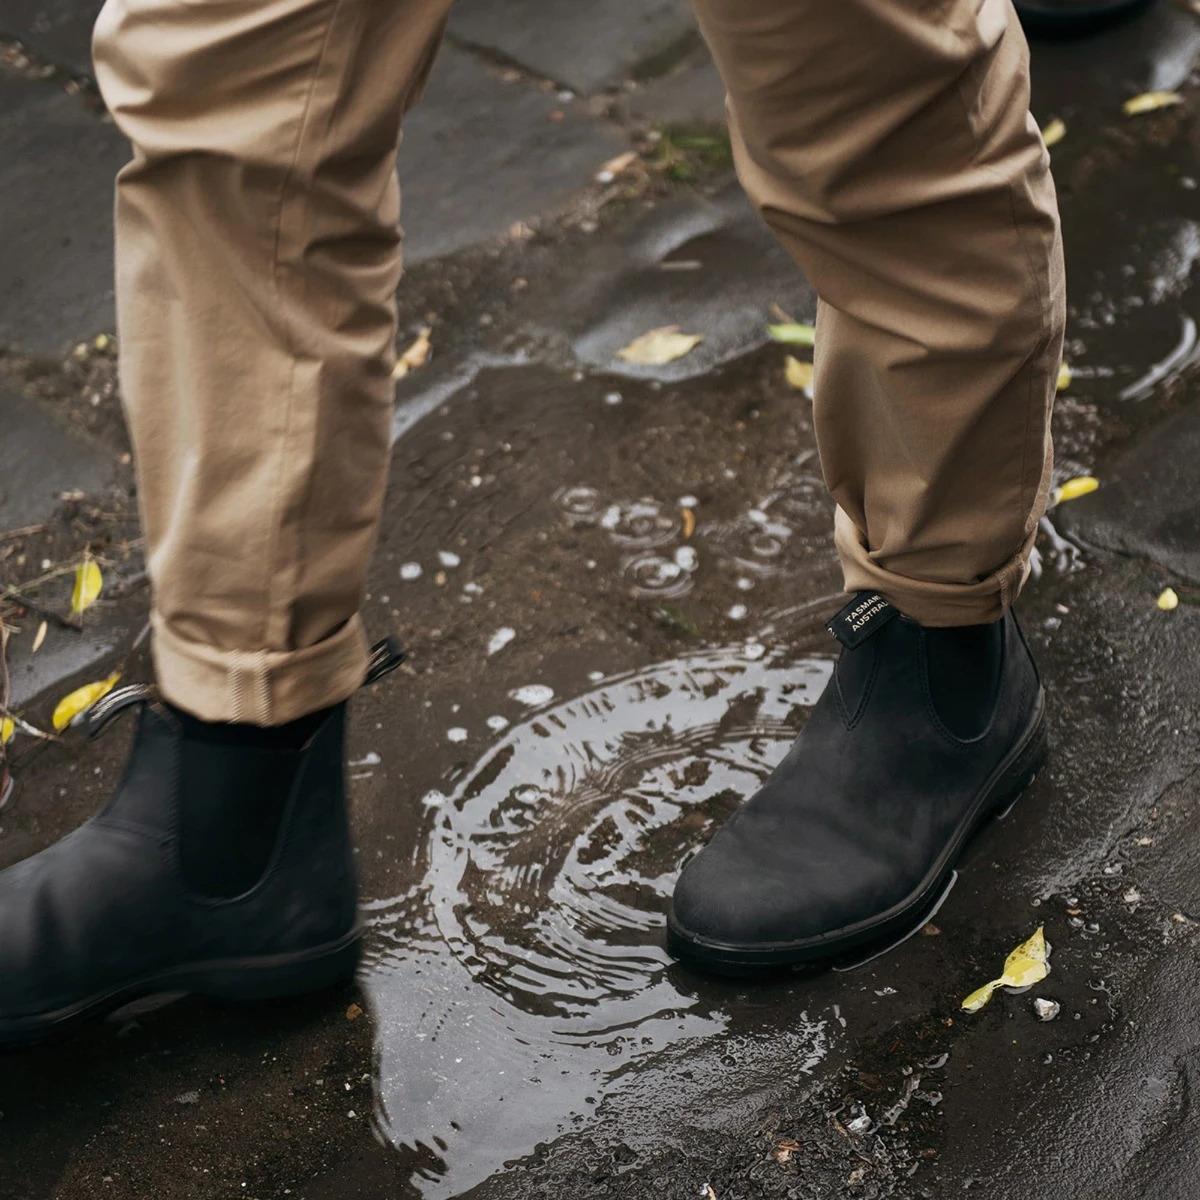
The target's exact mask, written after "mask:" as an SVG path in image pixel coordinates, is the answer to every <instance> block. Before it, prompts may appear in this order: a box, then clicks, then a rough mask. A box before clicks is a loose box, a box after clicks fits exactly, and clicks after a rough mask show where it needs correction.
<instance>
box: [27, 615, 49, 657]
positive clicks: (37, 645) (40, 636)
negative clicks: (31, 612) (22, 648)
mask: <svg viewBox="0 0 1200 1200" xmlns="http://www.w3.org/2000/svg"><path fill="white" fill-rule="evenodd" d="M46 628H47V622H45V621H43V622H42V623H41V624H40V625H39V626H38V631H37V633H35V634H34V635H33V649H32V650H30V652H29V653H30V654H36V653H37V652H38V651H39V650H40V649H41V648H42V643H43V642H44V641H45V640H46Z"/></svg>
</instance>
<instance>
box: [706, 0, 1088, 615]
mask: <svg viewBox="0 0 1200 1200" xmlns="http://www.w3.org/2000/svg"><path fill="white" fill-rule="evenodd" d="M695 5H696V9H697V13H698V16H699V18H700V23H701V27H702V29H703V31H704V34H705V37H706V39H707V40H708V42H709V45H710V47H711V49H712V51H713V55H714V57H715V59H716V62H717V65H718V67H719V68H720V71H721V74H722V76H723V77H724V80H725V83H726V87H727V89H728V109H729V117H730V130H731V136H732V140H733V148H734V155H735V161H736V163H737V168H738V173H739V176H740V178H741V181H742V183H743V185H744V187H745V189H746V191H747V193H748V194H749V196H750V198H751V199H752V200H753V202H754V203H755V204H756V205H757V206H758V207H759V209H760V210H761V211H762V213H763V215H764V217H765V218H766V220H767V221H768V222H769V224H770V225H771V226H772V228H773V229H774V230H775V232H776V233H777V234H778V236H779V237H780V239H781V240H782V242H783V243H784V244H785V246H786V247H787V248H788V249H789V251H791V253H792V254H793V256H794V257H795V258H796V260H797V261H798V262H799V263H800V264H801V266H802V267H803V268H804V270H805V272H806V273H807V274H808V276H809V278H810V279H811V281H812V283H813V285H814V286H815V288H816V289H817V292H818V294H819V295H820V298H821V299H820V303H819V309H818V319H817V328H818V336H817V353H816V373H815V383H814V395H815V402H814V423H815V427H816V433H817V440H818V445H819V449H820V454H821V462H822V468H823V470H824V473H825V478H826V482H827V483H828V485H829V488H830V490H831V492H832V494H833V497H834V499H835V500H836V501H837V506H838V508H837V516H836V526H835V536H836V542H837V547H838V551H839V554H840V556H841V559H842V563H843V568H844V574H845V583H846V589H847V590H848V591H856V590H859V589H864V588H867V589H874V590H878V591H880V592H883V593H884V594H885V595H887V596H888V597H889V598H890V599H891V600H892V601H893V602H894V603H895V604H896V606H897V607H899V608H900V609H901V610H902V611H904V612H906V613H907V614H908V615H910V616H912V617H914V618H915V619H916V620H918V621H920V622H922V623H924V624H928V625H967V624H975V623H980V622H985V621H991V620H994V619H995V618H996V617H998V616H999V615H1000V614H1001V612H1002V611H1003V610H1004V608H1005V607H1007V605H1008V604H1009V603H1010V602H1011V601H1012V599H1013V598H1014V596H1015V595H1016V593H1017V591H1018V590H1019V588H1020V586H1021V584H1022V583H1023V581H1024V578H1025V575H1026V574H1027V570H1028V559H1029V553H1030V551H1031V549H1032V546H1033V540H1034V537H1035V534H1036V530H1037V522H1038V519H1039V517H1040V516H1041V514H1042V512H1043V511H1044V508H1045V504H1046V497H1047V492H1048V489H1049V483H1050V470H1051V447H1050V436H1049V426H1050V409H1051V404H1052V401H1053V396H1054V385H1055V378H1056V374H1057V369H1058V363H1059V357H1060V354H1061V346H1062V331H1063V323H1064V292H1063V270H1062V247H1061V239H1060V235H1059V226H1058V215H1057V207H1056V202H1055V196H1054V186H1053V183H1052V181H1051V178H1050V172H1049V159H1048V156H1047V154H1046V150H1045V147H1044V145H1043V143H1042V140H1041V136H1040V134H1039V133H1038V130H1037V127H1036V125H1035V124H1034V122H1033V119H1032V117H1031V116H1030V114H1029V111H1028V108H1029V80H1028V50H1027V47H1026V44H1025V40H1024V36H1023V34H1022V32H1021V29H1020V26H1019V25H1018V23H1017V20H1016V16H1015V13H1014V11H1013V9H1012V6H1011V4H1010V3H1009V2H1008V0H843V2H841V3H828V2H826V0H695Z"/></svg>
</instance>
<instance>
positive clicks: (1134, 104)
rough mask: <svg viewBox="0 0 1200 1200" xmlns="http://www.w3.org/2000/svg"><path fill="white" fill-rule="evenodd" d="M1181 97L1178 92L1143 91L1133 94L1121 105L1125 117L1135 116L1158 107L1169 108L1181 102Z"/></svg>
mask: <svg viewBox="0 0 1200 1200" xmlns="http://www.w3.org/2000/svg"><path fill="white" fill-rule="evenodd" d="M1182 103H1183V97H1182V96H1181V95H1180V94H1179V93H1178V92H1143V93H1142V94H1141V95H1140V96H1134V97H1133V98H1132V99H1129V100H1126V101H1125V103H1124V104H1122V105H1121V107H1122V109H1124V111H1125V115H1126V116H1127V117H1136V116H1138V114H1139V113H1148V112H1155V111H1156V110H1157V109H1160V108H1170V107H1171V106H1172V105H1175V104H1182Z"/></svg>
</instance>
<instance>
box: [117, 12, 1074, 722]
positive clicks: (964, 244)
mask: <svg viewBox="0 0 1200 1200" xmlns="http://www.w3.org/2000/svg"><path fill="white" fill-rule="evenodd" d="M449 3H450V0H253V2H251V0H188V2H183V0H108V4H107V6H106V7H105V9H104V12H103V13H102V15H101V17H100V20H99V23H98V25H97V27H96V38H95V58H96V68H97V74H98V77H99V81H100V85H101V88H102V91H103V94H104V98H105V100H106V101H107V103H108V106H109V108H110V109H111V110H112V113H113V116H114V118H115V119H116V121H117V123H118V125H119V126H120V127H121V129H122V130H123V131H124V132H125V133H126V134H127V135H128V137H129V138H130V140H131V141H132V142H133V145H134V155H135V156H134V159H133V161H132V162H131V163H130V164H129V165H128V166H127V167H126V168H125V169H124V170H123V171H122V172H121V175H120V178H119V182H118V187H117V296H118V321H119V326H118V327H119V333H120V338H121V370H122V384H123V391H124V396H125V403H126V406H127V411H128V416H129V423H130V427H131V430H132V434H133V441H134V447H135V452H136V458H137V464H138V470H139V474H140V494H141V503H142V508H143V520H144V525H145V532H146V538H147V543H148V548H149V569H150V577H151V580H152V583H153V587H154V615H153V623H154V650H155V658H156V666H157V671H158V677H159V683H160V686H161V688H162V690H163V692H164V693H165V695H166V696H167V697H168V698H169V699H171V700H172V701H174V702H175V703H177V704H179V705H180V706H182V707H184V708H186V709H189V710H191V711H192V712H194V713H196V714H197V715H198V716H200V717H203V718H207V719H210V720H238V721H251V722H257V723H260V724H276V723H281V722H284V721H287V720H290V719H292V718H294V717H296V716H299V715H301V714H303V713H305V712H308V711H311V710H314V709H316V708H319V707H322V706H324V705H327V704H331V703H333V702H335V701H337V700H340V699H343V698H344V697H346V696H347V695H349V694H350V692H352V691H353V690H354V689H355V688H356V687H357V686H358V684H359V682H360V681H361V679H362V677H363V672H364V669H365V664H366V657H367V652H366V642H365V638H364V635H363V630H362V626H361V623H360V620H359V617H358V615H357V614H358V609H359V606H360V603H361V600H362V596H363V591H364V587H365V581H366V575H367V565H368V559H369V556H370V553H371V548H372V544H373V541H374V537H375V531H376V526H377V524H378V519H379V512H380V507H381V501H382V493H383V487H384V480H385V476H386V472H387V463H388V455H389V434H390V429H391V415H392V401H393V391H392V386H391V384H390V381H389V374H390V368H391V365H392V359H393V353H394V351H393V339H394V334H395V330H394V320H395V318H394V302H393V295H394V292H395V289H396V286H397V283H398V281H399V277H400V241H399V232H398V225H397V221H398V216H399V191H398V186H397V182H396V179H395V175H394V169H393V168H394V159H395V153H396V149H397V143H398V140H399V130H400V122H401V117H402V115H403V113H404V112H405V110H406V109H407V108H408V107H409V106H410V105H411V104H412V103H413V102H414V100H415V99H416V97H417V95H418V93H419V92H420V89H421V86H422V83H423V82H424V79H425V76H426V74H427V72H428V69H429V67H430V64H431V62H432V59H433V56H434V53H435V50H436V47H437V43H438V40H439V38H440V35H441V30H442V26H443V23H444V21H445V18H446V14H447V10H448V8H449ZM696 8H697V10H698V15H699V18H700V22H701V26H702V29H703V32H704V35H705V37H706V39H707V41H708V42H709V45H710V47H711V49H712V52H713V54H714V56H715V59H716V62H717V65H718V66H719V68H720V70H721V73H722V75H723V77H724V79H725V83H726V85H727V88H728V92H729V116H730V125H731V130H732V137H733V145H734V151H735V156H736V162H737V168H738V172H739V175H740V177H741V180H742V182H743V184H744V185H745V188H746V191H747V192H748V194H749V195H750V197H751V199H752V200H753V201H754V203H755V204H757V205H758V206H759V208H760V209H761V211H762V213H763V215H764V216H765V218H766V220H767V221H768V222H769V223H770V225H771V227H772V228H773V229H774V230H775V232H776V233H777V234H778V236H779V237H780V238H781V239H782V241H783V242H784V244H785V245H786V246H787V248H788V249H789V251H791V253H792V254H793V255H794V257H795V258H796V260H797V262H798V263H799V264H800V265H801V266H802V267H803V269H804V271H805V272H806V273H807V275H808V277H809V278H810V280H811V281H812V283H813V285H814V286H815V288H816V289H817V291H818V293H819V294H820V296H821V304H820V310H819V314H818V327H819V330H820V333H819V338H818V353H817V360H816V381H815V396H816V401H815V424H816V431H817V437H818V443H819V448H820V454H821V462H822V466H823V470H824V472H825V477H826V480H827V482H828V484H829V487H830V489H831V491H832V493H833V496H834V498H835V499H836V501H837V505H838V510H837V518H836V532H835V536H836V542H837V547H838V551H839V553H840V555H841V558H842V561H843V564H844V569H845V580H846V587H847V589H848V590H856V589H858V588H875V589H878V590H879V591H881V592H884V593H885V594H886V595H887V596H888V597H890V598H891V599H892V600H893V602H894V603H895V604H896V605H897V606H898V607H899V608H900V609H902V610H903V611H904V612H907V613H908V614H909V615H911V616H913V617H915V618H916V619H917V620H919V621H922V622H924V623H926V624H932V625H957V624H972V623H976V622H982V621H988V620H992V619H994V618H996V617H998V616H999V615H1000V614H1001V612H1002V611H1003V609H1004V607H1005V606H1006V605H1007V604H1008V603H1009V602H1011V600H1012V599H1013V597H1014V596H1015V595H1016V593H1017V591H1018V589H1019V587H1020V585H1021V583H1022V581H1023V578H1024V575H1025V573H1026V570H1027V560H1028V555H1029V551H1030V548H1031V545H1032V542H1033V537H1034V534H1035V531H1036V526H1037V520H1038V517H1039V516H1040V515H1041V512H1042V510H1043V507H1044V505H1045V501H1046V494H1047V489H1048V484H1049V475H1050V461H1051V458H1050V443H1049V433H1048V428H1049V413H1050V406H1051V401H1052V398H1053V392H1054V380H1055V376H1056V372H1057V367H1058V360H1059V354H1060V350H1061V341H1062V327H1063V278H1062V261H1061V244H1060V239H1059V230H1058V221H1057V215H1056V207H1055V198H1054V190H1053V184H1052V182H1051V179H1050V175H1049V168H1048V158H1047V154H1046V151H1045V148H1044V146H1043V144H1042V140H1041V137H1040V136H1039V134H1038V131H1037V128H1036V126H1035V125H1034V123H1033V120H1032V118H1031V117H1030V115H1029V113H1028V69H1027V68H1028V64H1027V50H1026V46H1025V42H1024V38H1023V36H1022V34H1021V31H1020V28H1019V27H1018V25H1017V23H1016V19H1015V17H1014V15H1013V12H1012V9H1011V6H1010V5H1009V3H1008V0H837V2H836V3H834V2H832V0H696Z"/></svg>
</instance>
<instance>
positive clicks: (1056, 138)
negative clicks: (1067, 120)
mask: <svg viewBox="0 0 1200 1200" xmlns="http://www.w3.org/2000/svg"><path fill="white" fill-rule="evenodd" d="M1066 136H1067V127H1066V125H1065V124H1064V123H1063V122H1062V121H1061V120H1060V119H1059V118H1058V117H1055V118H1054V120H1053V121H1049V122H1047V124H1046V128H1045V129H1043V130H1042V141H1043V142H1045V143H1046V149H1047V150H1049V149H1050V147H1051V146H1057V145H1058V143H1059V142H1061V141H1062V140H1063V138H1065V137H1066Z"/></svg>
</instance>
